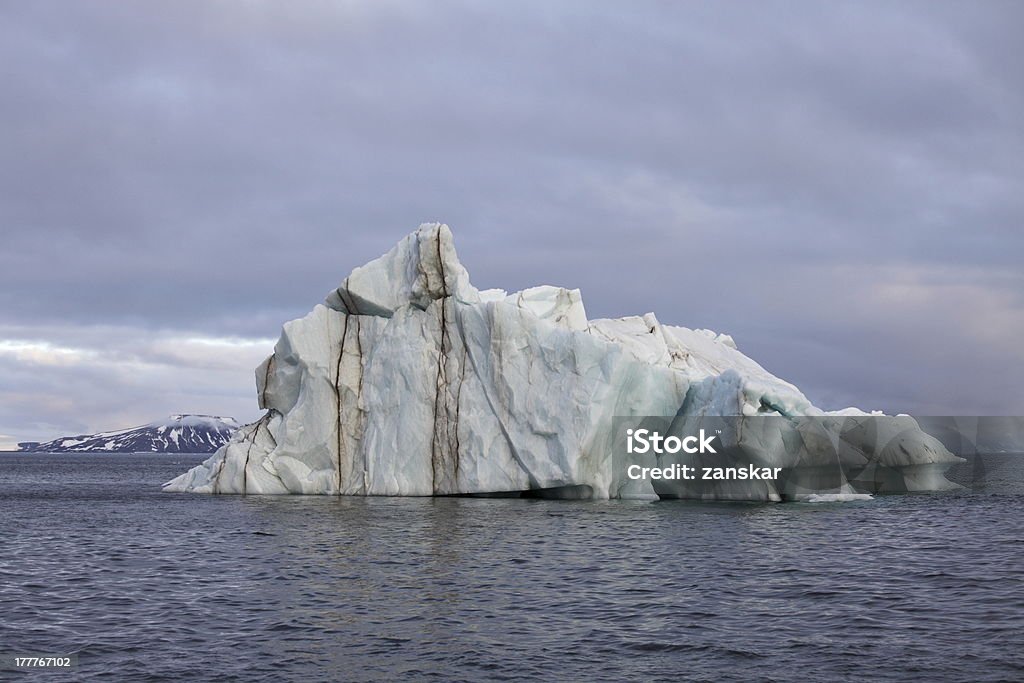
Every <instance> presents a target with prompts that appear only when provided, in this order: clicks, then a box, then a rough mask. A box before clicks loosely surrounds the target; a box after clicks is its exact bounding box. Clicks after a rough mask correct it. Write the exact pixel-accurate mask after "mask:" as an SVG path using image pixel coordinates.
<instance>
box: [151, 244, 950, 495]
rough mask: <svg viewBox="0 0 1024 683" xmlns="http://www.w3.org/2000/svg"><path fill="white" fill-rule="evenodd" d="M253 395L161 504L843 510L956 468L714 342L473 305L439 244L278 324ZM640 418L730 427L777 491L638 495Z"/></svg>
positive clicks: (639, 322)
mask: <svg viewBox="0 0 1024 683" xmlns="http://www.w3.org/2000/svg"><path fill="white" fill-rule="evenodd" d="M256 389H257V396H258V400H259V406H260V408H261V409H263V410H265V411H266V412H265V414H264V415H263V417H262V418H261V419H260V420H258V421H257V422H255V423H253V424H250V425H247V426H245V427H242V428H241V429H239V430H238V431H237V432H236V433H235V434H234V436H233V437H232V439H231V440H230V442H229V443H227V444H226V445H225V446H224V447H222V448H221V449H220V450H218V451H217V452H216V453H215V454H214V455H213V456H211V457H210V458H209V459H208V460H207V461H206V462H204V463H203V464H201V465H198V466H196V467H194V468H193V469H191V470H190V471H188V472H186V473H184V474H182V475H181V476H179V477H177V478H175V479H173V480H172V481H170V482H168V483H167V484H165V486H164V488H165V490H167V491H179V492H183V491H192V492H201V493H236V494H242V493H247V494H287V493H295V494H331V495H357V496H365V495H382V496H436V495H512V496H515V495H530V496H541V497H544V496H551V497H563V498H596V499H608V498H632V499H650V500H653V499H658V498H697V499H702V500H722V499H724V500H754V501H758V500H767V501H781V500H806V499H809V497H810V496H812V495H818V496H828V495H829V494H832V496H833V497H832V498H831V499H833V500H841V499H845V498H846V497H849V496H856V497H857V498H855V499H861V498H864V497H866V496H868V495H870V494H874V493H880V492H887V491H921V490H934V489H942V488H949V487H952V486H953V485H952V484H951V483H950V482H948V481H947V480H946V479H945V477H944V476H943V472H944V471H945V470H946V469H947V468H948V467H949V466H951V465H952V464H954V463H956V462H959V461H960V459H959V458H957V457H955V456H953V455H952V454H950V453H949V451H947V450H946V449H945V448H944V447H943V446H942V445H941V444H940V443H939V442H938V441H936V440H935V439H933V438H932V437H930V436H928V435H927V434H925V433H924V432H923V431H921V430H920V429H919V428H918V426H917V424H916V423H915V422H914V421H913V419H911V418H906V417H899V418H888V417H882V416H879V415H876V414H868V413H865V412H863V411H859V410H856V409H847V410H845V411H840V412H837V413H826V412H824V411H822V410H819V409H818V408H816V407H814V406H813V405H812V404H811V403H810V401H808V400H807V398H806V397H805V396H804V395H803V394H802V393H801V392H800V391H799V390H798V389H797V388H796V387H795V386H793V385H792V384H790V383H788V382H785V381H783V380H781V379H779V378H777V377H775V376H774V375H772V374H771V373H769V372H768V371H766V370H765V369H764V368H762V367H761V366H760V365H758V364H757V363H756V362H754V361H753V360H752V359H750V358H748V357H747V356H745V355H744V354H743V353H741V352H740V351H739V350H738V348H737V345H736V343H735V342H734V341H733V339H732V338H731V337H729V336H728V335H725V334H716V333H714V332H711V331H709V330H702V329H697V330H691V329H687V328H684V327H674V326H670V325H664V324H662V323H661V322H660V321H659V320H658V319H657V318H656V317H655V316H654V314H653V313H647V314H645V315H642V316H631V317H626V318H619V319H614V320H609V319H598V320H589V319H588V318H587V315H586V311H585V309H584V306H583V300H582V297H581V296H580V292H579V290H575V289H564V288H561V287H554V286H539V287H532V288H530V289H526V290H523V291H521V292H515V293H511V294H510V293H507V292H505V291H503V290H497V289H488V290H478V289H476V288H475V287H473V285H472V284H470V280H469V275H468V273H467V272H466V269H465V268H464V267H463V266H462V264H461V263H460V262H459V259H458V256H457V255H456V252H455V246H454V242H453V238H452V233H451V230H450V229H449V228H448V226H446V225H443V224H424V225H421V226H420V227H419V229H418V230H416V231H415V232H413V233H412V234H410V235H409V236H407V237H406V238H405V239H403V240H402V241H401V242H399V244H398V245H397V246H395V247H394V248H393V249H391V251H389V252H388V253H386V254H385V255H383V256H381V257H380V258H378V259H376V260H374V261H372V262H370V263H368V264H366V265H364V266H361V267H359V268H356V269H355V270H353V271H352V272H351V273H350V274H349V276H348V277H346V278H345V279H344V280H343V281H342V282H341V284H340V285H339V286H338V287H337V288H335V289H334V290H333V291H331V292H330V293H329V294H328V295H327V297H326V299H325V300H324V302H323V303H321V304H319V305H317V306H315V307H314V308H313V310H312V311H311V312H310V313H309V314H308V315H306V316H305V317H304V318H301V319H298V320H293V321H291V322H289V323H286V324H285V325H284V328H283V330H282V333H281V337H280V340H279V341H278V342H277V344H276V346H275V348H274V352H273V354H272V355H271V356H270V357H268V358H267V359H266V360H265V361H264V362H263V363H262V364H261V365H260V366H259V367H258V368H257V369H256ZM648 416H663V417H664V418H665V419H666V420H668V421H669V422H671V424H672V425H675V426H676V427H678V428H687V429H689V428H691V427H692V428H694V429H696V428H697V426H698V425H700V424H704V423H702V422H701V421H702V420H708V419H726V420H729V422H727V423H725V425H724V429H721V430H718V432H717V434H719V438H720V439H721V440H722V444H723V447H724V452H723V453H721V455H720V457H721V458H722V461H721V462H722V463H723V464H724V463H726V462H735V463H739V464H741V465H742V466H745V465H746V463H747V462H756V463H757V464H758V466H761V465H764V466H773V467H778V468H782V472H783V473H784V476H783V477H782V478H781V479H779V480H776V481H724V482H723V481H716V482H702V481H676V482H671V481H649V480H636V479H632V478H630V477H628V476H627V474H626V470H627V464H628V463H627V462H626V460H625V459H624V457H625V456H624V455H623V453H622V448H621V442H622V433H623V430H622V425H623V424H624V421H626V422H628V421H630V420H632V421H633V424H636V423H639V421H642V420H644V419H647V418H648ZM763 418H770V419H769V420H764V419H763ZM879 421H884V422H883V423H882V424H878V423H879ZM694 433H696V432H694ZM701 457H703V456H701ZM666 458H667V456H666ZM661 460H662V459H661V458H660V457H658V458H655V457H654V456H647V460H645V461H644V462H643V463H641V464H646V465H648V466H650V465H657V464H659V463H660V464H668V463H669V462H674V461H673V460H671V458H668V459H665V461H664V462H661ZM630 462H632V461H630ZM637 462H639V461H637ZM851 499H853V498H851Z"/></svg>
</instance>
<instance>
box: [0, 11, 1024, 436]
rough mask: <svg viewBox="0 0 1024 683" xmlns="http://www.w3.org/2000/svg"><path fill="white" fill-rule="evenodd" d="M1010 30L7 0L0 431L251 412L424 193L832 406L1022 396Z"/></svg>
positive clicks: (434, 216) (707, 15) (505, 248)
mask: <svg viewBox="0 0 1024 683" xmlns="http://www.w3.org/2000/svg"><path fill="white" fill-rule="evenodd" d="M1022 25H1024V7H1022V6H1021V5H1020V4H1019V3H1015V2H996V1H991V2H986V3H983V4H977V5H966V4H963V3H949V4H946V3H941V2H926V3H925V2H922V3H914V2H903V3H889V2H886V3H882V2H879V3H871V2H868V3H865V2H856V3H841V2H836V3H810V2H808V3H788V2H787V3H772V2H766V3H749V4H744V5H738V4H733V3H726V4H722V3H595V2H580V3H575V2H562V3H507V4H500V3H483V4H481V3H429V4H424V3H388V2H374V3H336V2H323V3H316V2H310V3H300V4H288V3H285V4H282V3H269V2H266V3H263V2H245V3H243V2H223V3H209V2H166V3H145V4H138V5H128V4H125V3H104V2H77V3H57V2H52V3H51V2H33V3H9V4H7V5H5V6H4V7H3V8H2V9H0V63H2V64H4V65H5V66H4V67H2V68H0V87H2V88H3V92H4V93H5V94H4V97H3V98H2V99H0V145H2V149H4V154H3V155H2V156H0V225H2V226H3V237H4V240H3V241H4V245H3V249H2V250H0V335H2V336H0V340H6V341H0V365H2V370H3V372H2V374H0V411H2V412H0V435H5V436H3V437H0V447H3V445H4V443H5V439H6V443H10V442H11V441H12V440H19V439H28V438H38V439H42V438H50V437H53V436H57V435H60V434H63V433H67V432H70V431H79V430H81V431H84V430H88V429H104V428H115V427H119V426H127V424H126V422H127V423H130V422H131V421H143V422H144V421H147V420H149V419H154V418H156V417H160V416H161V415H163V414H166V413H169V412H217V413H235V414H236V416H237V417H239V418H241V419H246V418H251V417H252V416H253V415H254V414H255V400H254V398H253V397H252V394H253V391H252V384H251V368H252V365H253V364H254V362H258V360H259V358H258V357H259V356H261V355H263V354H264V353H265V352H267V351H269V343H268V342H266V341H258V340H266V338H268V337H273V336H274V335H275V334H276V332H277V329H278V327H279V326H280V324H281V323H282V322H284V321H285V320H288V319H290V318H294V317H297V316H299V315H302V314H303V313H304V312H305V311H307V310H308V309H309V308H310V307H311V306H312V305H313V304H314V303H316V302H317V301H319V300H320V299H321V297H322V296H323V294H324V293H325V292H326V291H327V290H329V289H330V288H332V287H333V286H334V285H335V284H336V283H337V282H338V281H339V280H340V279H341V278H342V277H343V276H344V275H345V274H346V273H347V272H348V271H349V270H350V269H351V268H352V267H354V266H356V265H359V264H360V263H363V262H365V261H366V260H368V259H370V258H373V257H374V256H376V255H378V254H379V253H381V252H383V251H385V250H386V249H387V248H389V247H390V246H391V245H392V243H394V242H395V241H397V240H398V239H399V238H400V237H401V236H402V235H404V234H405V233H407V232H408V231H410V230H412V229H413V228H415V227H416V225H417V224H419V223H420V222H422V221H428V220H442V221H445V222H447V223H449V224H450V225H451V226H452V228H453V229H454V231H455V235H456V241H457V244H458V247H459V250H460V255H461V256H462V258H463V261H464V262H465V263H466V265H467V267H468V268H469V270H470V273H471V275H472V276H473V278H474V282H475V284H477V285H478V286H481V287H490V286H500V287H505V288H508V289H515V288H519V287H523V286H529V285H532V284H538V283H541V282H550V283H553V284H562V285H568V286H574V287H580V288H581V289H582V290H583V294H584V300H585V302H586V304H587V307H588V311H589V313H590V314H591V315H592V316H615V315H625V314H632V313H643V312H646V311H648V310H654V311H656V312H657V314H658V316H659V318H660V319H662V320H663V321H665V322H669V323H674V324H681V325H686V326H691V327H710V328H713V329H717V330H721V331H726V332H729V333H731V334H732V335H733V336H734V337H735V338H736V339H737V341H738V343H739V345H740V348H741V349H743V350H744V351H746V352H747V353H749V354H750V355H752V356H753V357H754V358H756V359H757V360H759V361H760V362H762V364H763V365H765V366H766V367H767V368H768V369H770V370H772V371H773V372H776V373H777V374H779V375H780V376H782V377H785V378H786V379H789V380H791V381H793V382H794V383H796V384H797V385H798V386H800V387H801V388H803V389H804V390H805V391H806V393H808V395H809V396H810V398H811V399H812V400H814V401H815V402H816V403H819V404H821V405H823V406H824V407H826V408H835V407H842V406H844V405H847V404H851V403H852V404H857V405H860V406H862V407H865V408H882V409H885V410H889V411H905V412H918V413H932V414H938V413H954V414H1020V413H1024V392H1021V391H1020V389H1019V387H1020V386H1022V385H1024V369H1022V368H1024V363H1022V361H1024V351H1022V345H1021V344H1020V343H1019V340H1020V339H1021V338H1022V336H1024V271H1022V269H1021V266H1020V263H1021V257H1022V256H1024V230H1022V227H1024V226H1022V218H1024V192H1022V191H1021V190H1022V187H1024V166H1022V164H1021V163H1020V159H1021V158H1024V130H1022V129H1024V125H1022V123H1021V122H1022V121H1024V54H1022V52H1024V48H1022V42H1021V41H1020V32H1019V27H1020V26H1022ZM199 339H205V340H208V342H209V343H208V345H207V346H205V347H202V346H201V344H200V343H199V342H196V341H195V340H199ZM225 339H230V340H233V341H231V342H230V344H225V343H221V342H223V340H225ZM183 340H193V341H191V342H187V341H183ZM218 340H221V341H220V342H219V341H218ZM19 344H20V346H19ZM196 344H200V347H202V349H203V352H202V353H199V352H197V351H196V349H197V348H200V347H197V346H196ZM218 344H220V345H218ZM232 344H234V346H232ZM239 348H242V349H246V351H245V352H239V351H238V349H239ZM256 348H258V349H259V353H256V352H255V351H253V352H252V353H250V352H249V351H248V350H254V349H256ZM47 354H48V355H47ZM61 354H64V355H61ZM203 354H212V356H215V357H216V358H217V359H218V360H216V362H215V364H219V365H217V369H216V370H211V369H210V368H209V367H206V366H205V365H204V363H207V362H214V361H210V360H209V357H212V356H209V357H208V356H204V355H203ZM200 357H203V358H205V360H203V359H200ZM124 358H130V359H131V360H130V361H128V362H127V364H123V363H122V362H121V359H124ZM133 364H137V365H133ZM132 368H134V369H132ZM140 368H145V369H144V370H143V369H140ZM98 397H100V398H98ZM247 410H248V411H249V412H248V413H247V412H246V411H247Z"/></svg>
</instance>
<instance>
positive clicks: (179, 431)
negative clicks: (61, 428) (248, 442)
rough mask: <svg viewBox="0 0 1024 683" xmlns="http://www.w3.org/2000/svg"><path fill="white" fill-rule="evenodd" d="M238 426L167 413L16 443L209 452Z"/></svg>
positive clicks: (71, 449) (72, 449)
mask: <svg viewBox="0 0 1024 683" xmlns="http://www.w3.org/2000/svg"><path fill="white" fill-rule="evenodd" d="M238 427H239V424H238V422H237V421H236V420H235V418H233V417H215V416H212V415H171V416H170V417H169V418H167V419H166V420H159V421H157V422H150V423H149V424H146V425H142V426H140V427H131V428H129V429H121V430H118V431H114V432H100V433H99V434H80V435H78V436H64V437H61V438H59V439H54V440H53V441H47V442H45V443H33V442H28V443H22V444H18V445H19V447H20V450H22V451H29V452H33V453H213V452H214V451H216V450H217V449H218V448H220V447H221V446H223V445H224V444H226V443H227V442H228V440H229V439H230V438H231V435H232V434H234V432H235V430H237V429H238Z"/></svg>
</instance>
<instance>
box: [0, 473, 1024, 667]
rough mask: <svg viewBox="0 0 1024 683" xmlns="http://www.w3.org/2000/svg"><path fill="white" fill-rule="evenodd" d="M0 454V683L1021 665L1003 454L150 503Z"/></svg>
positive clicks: (1018, 593)
mask: <svg viewBox="0 0 1024 683" xmlns="http://www.w3.org/2000/svg"><path fill="white" fill-rule="evenodd" d="M202 458H203V456H181V455H172V456H168V455H43V454H24V455H18V454H6V455H0V521H2V527H0V653H8V654H18V653H22V654H53V655H58V654H69V653H74V654H77V657H78V665H77V667H76V668H74V669H73V670H70V671H67V672H63V673H55V672H53V671H52V670H48V671H46V672H31V673H24V672H20V671H14V670H11V669H7V670H4V671H0V679H2V680H47V681H50V680H69V681H93V680H109V681H149V680H152V681H273V682H278V681H364V680H366V681H393V680H419V679H433V680H440V681H460V680H461V681H481V680H516V681H518V680H550V681H575V680H611V681H617V680H643V681H647V680H666V681H667V680H706V681H793V680H808V681H854V680H856V681H890V680H892V681H902V680H921V681H1001V680H1024V476H1022V475H1024V456H1013V455H992V456H984V458H983V461H981V462H983V465H984V466H983V467H982V466H979V463H978V462H975V463H968V464H967V465H963V466H958V467H959V470H958V471H957V472H954V473H953V476H954V477H956V478H958V479H960V480H961V481H963V482H964V483H966V484H968V486H967V488H965V489H963V490H961V491H958V492H954V493H942V494H922V495H896V496H884V497H878V498H876V499H874V500H871V501H859V502H846V503H823V504H822V503H819V504H807V503H785V504H725V503H722V504H699V503H687V502H678V501H672V502H669V501H666V502H660V503H628V502H615V501H613V502H570V501H544V500H518V499H517V500H508V499H471V498H436V499H430V498H405V499H398V498H371V499H359V498H341V499H339V498H334V497H299V496H289V497H260V496H248V497H236V496H208V495H195V494H167V493H162V492H161V491H160V484H161V483H162V482H164V481H166V480H168V479H170V478H171V477H173V476H174V475H177V474H179V473H181V472H183V471H184V470H185V469H187V468H189V467H191V466H192V465H194V464H196V463H198V462H199V461H200V460H202Z"/></svg>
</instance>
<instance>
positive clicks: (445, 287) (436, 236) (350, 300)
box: [324, 223, 480, 318]
mask: <svg viewBox="0 0 1024 683" xmlns="http://www.w3.org/2000/svg"><path fill="white" fill-rule="evenodd" d="M449 296H452V297H455V298H456V299H458V300H460V301H465V302H477V301H479V300H480V294H479V292H477V290H476V289H475V288H474V287H473V286H472V285H471V284H470V283H469V274H468V273H467V272H466V269H465V268H464V267H463V266H462V264H461V263H460V262H459V257H458V255H457V254H456V253H455V242H454V240H453V238H452V231H451V229H450V228H449V227H448V226H447V225H445V224H443V223H424V224H422V225H421V226H420V227H419V228H418V229H417V230H416V231H415V232H413V233H411V234H409V235H408V236H406V237H405V238H404V239H402V241H400V242H399V243H398V244H397V245H395V247H393V248H392V249H391V251H389V252H388V253H386V254H384V255H383V256H381V257H380V258H377V259H374V260H373V261H370V262H369V263H367V264H366V265H364V266H360V267H358V268H356V269H355V270H353V271H352V272H351V273H350V274H349V276H348V277H346V278H345V279H344V280H343V281H342V283H341V284H340V285H338V287H337V288H336V289H335V290H334V291H333V292H331V293H330V294H328V295H327V298H326V299H325V301H324V303H325V304H326V305H327V307H328V308H331V309H333V310H335V311H340V312H342V313H353V314H356V315H371V316H379V317H384V318H390V317H391V316H392V315H393V314H394V312H395V311H396V310H398V309H399V308H401V307H403V306H405V305H412V306H415V307H416V308H419V309H421V310H422V309H425V308H426V307H427V306H429V305H430V302H431V301H434V300H436V299H442V298H445V297H449Z"/></svg>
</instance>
